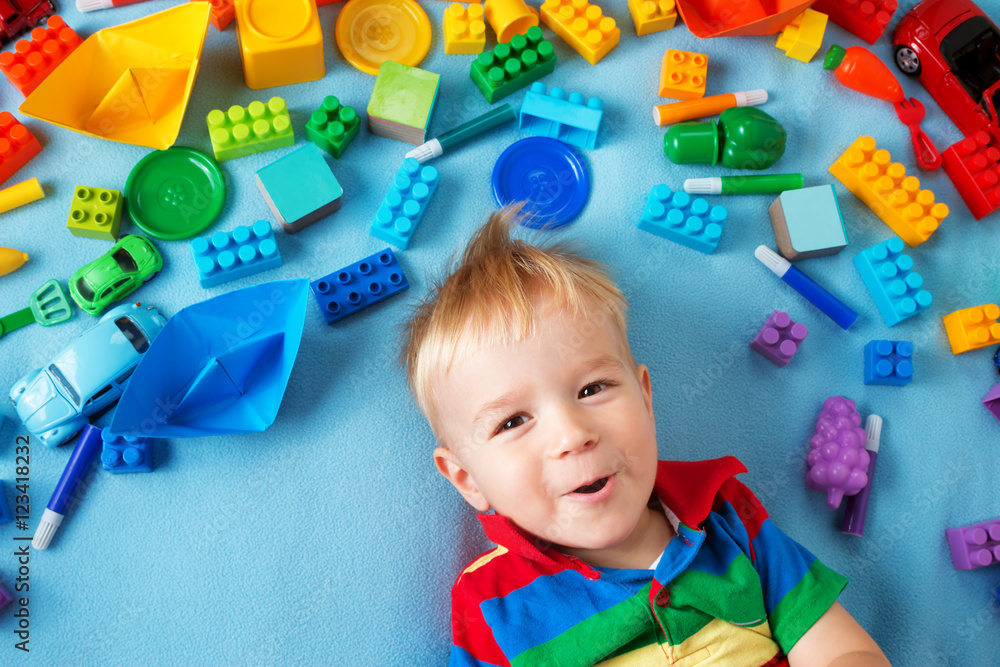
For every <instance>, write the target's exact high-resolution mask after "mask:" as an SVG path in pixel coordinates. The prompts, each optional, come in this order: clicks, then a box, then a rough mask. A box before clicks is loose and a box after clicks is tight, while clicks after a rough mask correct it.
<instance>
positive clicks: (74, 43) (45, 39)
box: [0, 16, 83, 97]
mask: <svg viewBox="0 0 1000 667" xmlns="http://www.w3.org/2000/svg"><path fill="white" fill-rule="evenodd" d="M82 42H83V40H82V39H80V36H79V35H77V34H76V32H74V31H73V29H72V28H70V27H69V26H68V25H66V22H65V21H63V20H62V18H61V17H59V16H51V17H49V22H48V27H47V28H43V27H42V26H38V27H37V28H35V29H34V30H32V31H31V39H30V40H27V39H21V40H18V42H17V44H15V45H14V50H13V51H5V52H3V53H0V72H3V73H4V74H5V75H6V76H7V78H8V79H9V80H10V82H11V83H12V84H14V85H15V86H16V87H17V89H18V90H20V91H21V92H22V93H23V94H24V96H25V97H27V96H28V94H30V93H31V91H33V90H34V89H35V88H37V87H38V84H40V83H41V82H42V81H44V80H45V77H47V76H48V75H49V74H50V73H51V72H52V70H54V69H55V68H56V67H58V66H59V64H60V63H62V61H64V60H66V56H68V55H69V54H71V53H73V51H74V50H75V49H76V47H78V46H80V44H81V43H82Z"/></svg>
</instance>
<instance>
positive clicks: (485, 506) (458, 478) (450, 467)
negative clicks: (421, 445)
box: [434, 447, 490, 512]
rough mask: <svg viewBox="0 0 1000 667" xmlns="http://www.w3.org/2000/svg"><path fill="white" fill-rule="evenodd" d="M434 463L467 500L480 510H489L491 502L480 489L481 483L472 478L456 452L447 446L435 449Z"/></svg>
mask: <svg viewBox="0 0 1000 667" xmlns="http://www.w3.org/2000/svg"><path fill="white" fill-rule="evenodd" d="M434 465H435V466H436V467H437V469H438V472H440V473H441V474H442V475H444V476H445V477H447V478H448V481H449V482H451V484H452V486H454V487H455V488H456V489H458V492H459V493H461V494H462V497H463V498H465V501H466V502H467V503H469V504H470V505H472V506H473V507H475V508H476V509H477V510H479V511H480V512H487V511H489V509H490V503H489V501H488V500H486V497H485V496H483V494H482V492H481V491H480V490H479V485H477V484H476V481H475V480H474V479H472V475H470V474H469V471H468V470H466V469H465V468H464V467H463V466H462V462H461V461H460V460H459V458H458V456H456V455H455V452H453V451H451V450H450V449H447V448H446V447H438V448H437V449H435V450H434Z"/></svg>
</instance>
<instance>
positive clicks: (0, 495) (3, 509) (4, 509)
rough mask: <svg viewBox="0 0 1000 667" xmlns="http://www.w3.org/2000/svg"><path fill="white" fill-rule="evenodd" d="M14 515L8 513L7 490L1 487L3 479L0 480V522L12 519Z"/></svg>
mask: <svg viewBox="0 0 1000 667" xmlns="http://www.w3.org/2000/svg"><path fill="white" fill-rule="evenodd" d="M13 520H14V516H13V515H12V514H11V513H10V505H8V504H7V492H6V491H4V488H3V480H0V523H7V522H8V521H13Z"/></svg>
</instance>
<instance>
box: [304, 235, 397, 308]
mask: <svg viewBox="0 0 1000 667" xmlns="http://www.w3.org/2000/svg"><path fill="white" fill-rule="evenodd" d="M409 286H410V283H409V282H408V281H407V280H406V276H405V275H404V274H403V269H402V268H400V266H399V262H397V261H396V256H395V255H393V254H392V249H390V248H386V249H385V250H382V251H381V252H377V253H375V254H374V255H372V256H370V257H365V258H364V259H363V260H361V261H360V262H355V263H354V264H351V265H350V266H345V267H344V268H342V269H340V270H339V271H334V272H333V273H331V274H330V275H328V276H324V277H322V278H320V279H319V280H314V281H312V282H311V283H309V287H310V288H311V289H312V293H313V296H314V297H316V303H317V304H319V309H320V312H322V313H323V318H324V319H325V320H326V323H327V324H333V323H334V322H337V321H339V320H342V319H344V318H345V317H347V316H348V315H353V314H354V313H356V312H358V311H359V310H363V309H365V308H367V307H368V306H371V305H372V304H376V303H378V302H379V301H383V300H385V299H388V298H389V297H390V296H393V295H394V294H399V293H400V292H402V291H403V290H405V289H406V288H407V287H409Z"/></svg>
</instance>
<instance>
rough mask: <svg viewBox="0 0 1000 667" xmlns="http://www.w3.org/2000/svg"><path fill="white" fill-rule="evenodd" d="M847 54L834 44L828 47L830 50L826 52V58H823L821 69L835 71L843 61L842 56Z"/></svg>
mask: <svg viewBox="0 0 1000 667" xmlns="http://www.w3.org/2000/svg"><path fill="white" fill-rule="evenodd" d="M846 53H847V51H845V50H844V49H843V47H840V46H837V45H836V44H834V45H833V46H831V47H830V50H829V51H827V52H826V57H824V58H823V69H837V68H838V67H839V66H840V63H842V62H843V61H844V55H845V54H846Z"/></svg>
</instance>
